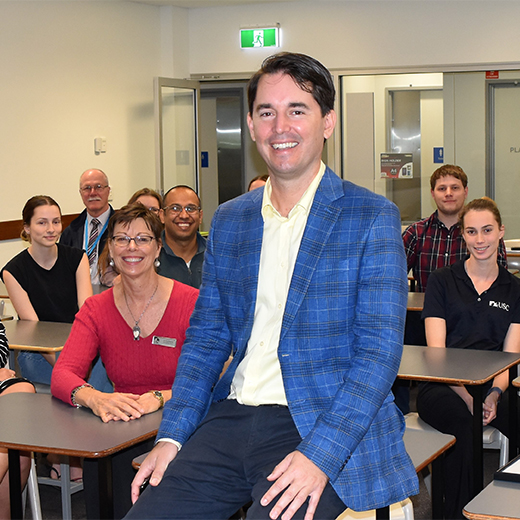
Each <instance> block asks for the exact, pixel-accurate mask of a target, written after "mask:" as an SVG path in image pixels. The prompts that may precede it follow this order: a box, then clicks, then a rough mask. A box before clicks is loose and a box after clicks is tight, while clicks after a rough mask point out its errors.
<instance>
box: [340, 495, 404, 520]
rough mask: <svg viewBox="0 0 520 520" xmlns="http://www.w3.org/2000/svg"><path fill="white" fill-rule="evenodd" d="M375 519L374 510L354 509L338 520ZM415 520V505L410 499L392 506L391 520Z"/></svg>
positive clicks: (345, 512) (342, 514)
mask: <svg viewBox="0 0 520 520" xmlns="http://www.w3.org/2000/svg"><path fill="white" fill-rule="evenodd" d="M375 518H376V512H375V510H374V509H372V510H370V511H353V510H352V509H347V510H346V511H344V512H343V513H341V515H339V516H338V518H336V520H372V519H375ZM413 518H414V516H413V505H412V501H411V500H410V499H409V498H407V499H406V500H403V501H402V502H398V503H397V504H392V505H391V506H390V519H391V520H413Z"/></svg>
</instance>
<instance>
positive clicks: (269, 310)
mask: <svg viewBox="0 0 520 520" xmlns="http://www.w3.org/2000/svg"><path fill="white" fill-rule="evenodd" d="M324 173H325V164H323V162H322V163H321V166H320V169H319V171H318V174H317V175H316V177H315V178H314V179H313V180H312V182H311V184H310V185H309V187H308V188H307V190H306V191H305V193H304V194H303V195H302V197H301V199H300V200H299V201H298V202H297V203H296V205H295V206H294V207H293V208H292V209H291V211H290V212H289V215H288V216H287V217H282V216H281V215H280V213H278V211H277V210H276V209H275V208H274V206H273V205H272V203H271V193H272V186H271V182H270V180H268V181H267V184H266V185H265V188H264V198H263V201H262V217H263V220H264V235H263V239H262V250H261V253H260V267H259V271H258V290H257V298H256V305H255V317H254V323H253V329H252V331H251V337H250V338H249V341H248V343H247V350H246V354H245V356H244V359H243V360H242V361H241V362H240V364H239V365H238V367H237V370H236V372H235V375H234V377H233V381H232V383H231V393H230V395H229V398H230V399H237V401H238V402H239V403H241V404H245V405H250V406H258V405H261V404H280V405H285V406H287V398H286V396H285V389H284V386H283V380H282V372H281V368H280V362H279V360H278V344H279V342H280V333H281V329H282V320H283V316H284V312H285V304H286V302H287V295H288V293H289V286H290V284H291V278H292V274H293V270H294V265H295V263H296V257H297V256H298V251H299V249H300V243H301V239H302V236H303V232H304V231H305V226H306V225H307V218H308V216H309V212H310V209H311V206H312V203H313V201H314V195H315V194H316V190H317V189H318V186H319V184H320V182H321V179H322V177H323V174H324Z"/></svg>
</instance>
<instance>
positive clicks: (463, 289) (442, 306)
mask: <svg viewBox="0 0 520 520" xmlns="http://www.w3.org/2000/svg"><path fill="white" fill-rule="evenodd" d="M422 318H423V319H425V318H442V319H444V320H445V321H446V347H448V348H471V349H476V350H502V347H503V343H504V339H505V337H506V334H507V331H508V329H509V325H511V323H520V281H519V280H518V279H517V278H516V277H514V276H513V275H512V274H511V273H509V271H508V270H507V269H504V268H503V267H501V266H499V271H498V277H497V279H496V280H495V281H494V282H493V284H492V285H491V287H490V288H489V289H488V290H487V291H484V292H483V293H482V294H478V293H477V291H476V289H475V287H474V286H473V283H472V281H471V279H470V278H469V276H468V275H467V273H466V270H465V269H464V260H459V261H458V262H456V263H455V264H453V265H452V266H450V267H443V268H441V269H437V270H436V271H434V272H433V273H432V274H431V275H430V277H429V279H428V287H427V289H426V294H425V298H424V309H423V312H422Z"/></svg>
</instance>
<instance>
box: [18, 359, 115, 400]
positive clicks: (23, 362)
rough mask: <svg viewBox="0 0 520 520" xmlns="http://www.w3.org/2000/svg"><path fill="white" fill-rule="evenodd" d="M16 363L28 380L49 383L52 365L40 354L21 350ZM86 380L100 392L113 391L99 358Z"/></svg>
mask: <svg viewBox="0 0 520 520" xmlns="http://www.w3.org/2000/svg"><path fill="white" fill-rule="evenodd" d="M59 355H60V354H59V352H58V353H56V359H58V356H59ZM18 365H19V366H20V371H21V373H22V376H23V377H25V378H27V379H29V381H32V382H33V383H41V384H44V385H50V384H51V376H52V366H51V365H50V363H48V362H47V361H46V359H45V358H44V357H43V356H42V355H41V354H37V353H35V352H25V351H22V352H20V353H19V354H18ZM88 382H89V383H90V384H91V385H92V386H93V387H94V388H95V389H96V390H99V391H100V392H106V393H112V392H113V391H114V387H113V386H112V383H111V382H110V380H109V379H108V376H107V372H106V370H105V367H104V365H103V363H102V362H101V358H98V359H97V361H96V362H95V364H94V366H93V368H92V373H91V374H90V379H89V380H88Z"/></svg>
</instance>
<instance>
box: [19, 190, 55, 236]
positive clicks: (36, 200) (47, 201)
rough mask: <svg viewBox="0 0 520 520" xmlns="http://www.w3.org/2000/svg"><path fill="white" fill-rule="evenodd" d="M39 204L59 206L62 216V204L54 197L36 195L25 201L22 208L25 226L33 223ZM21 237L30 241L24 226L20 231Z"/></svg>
mask: <svg viewBox="0 0 520 520" xmlns="http://www.w3.org/2000/svg"><path fill="white" fill-rule="evenodd" d="M39 206H57V208H58V210H59V212H60V216H61V208H60V205H59V204H58V203H57V202H56V201H55V200H54V199H53V198H52V197H49V196H48V195H35V196H34V197H31V198H30V199H29V200H28V201H27V202H26V203H25V206H24V207H23V209H22V224H23V225H24V226H30V225H31V219H32V218H33V216H34V210H35V209H36V208H38V207H39ZM20 238H21V239H22V240H25V241H26V242H28V241H29V235H28V234H27V233H26V232H25V229H23V228H22V232H21V233H20Z"/></svg>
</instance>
